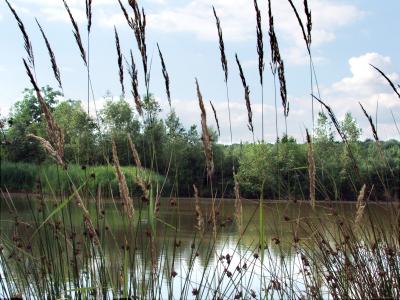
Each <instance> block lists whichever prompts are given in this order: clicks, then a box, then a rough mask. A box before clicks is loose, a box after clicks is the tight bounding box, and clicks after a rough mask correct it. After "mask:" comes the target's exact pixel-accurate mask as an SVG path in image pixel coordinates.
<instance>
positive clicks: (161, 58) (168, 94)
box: [157, 43, 171, 107]
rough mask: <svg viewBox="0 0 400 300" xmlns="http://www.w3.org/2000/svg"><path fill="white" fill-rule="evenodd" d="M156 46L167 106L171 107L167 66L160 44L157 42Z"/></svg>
mask: <svg viewBox="0 0 400 300" xmlns="http://www.w3.org/2000/svg"><path fill="white" fill-rule="evenodd" d="M157 48H158V54H159V55H160V60H161V67H162V74H163V77H164V82H165V90H166V92H167V97H168V104H169V107H171V92H170V89H169V75H168V72H167V67H166V66H165V61H164V57H163V55H162V53H161V50H160V46H159V45H158V43H157Z"/></svg>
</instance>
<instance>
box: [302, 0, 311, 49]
mask: <svg viewBox="0 0 400 300" xmlns="http://www.w3.org/2000/svg"><path fill="white" fill-rule="evenodd" d="M304 13H305V14H306V17H307V26H306V27H307V42H308V45H309V47H310V46H311V31H312V17H311V10H310V9H309V7H308V1H307V0H304Z"/></svg>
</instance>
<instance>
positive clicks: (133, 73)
mask: <svg viewBox="0 0 400 300" xmlns="http://www.w3.org/2000/svg"><path fill="white" fill-rule="evenodd" d="M130 55H131V69H130V71H129V75H130V77H131V85H132V90H131V92H132V95H133V99H134V101H135V106H136V111H137V112H138V114H139V116H143V107H142V106H143V104H142V101H141V99H140V94H139V82H138V72H137V69H136V64H135V60H134V58H133V53H132V50H130Z"/></svg>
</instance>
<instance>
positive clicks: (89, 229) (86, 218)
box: [72, 184, 100, 245]
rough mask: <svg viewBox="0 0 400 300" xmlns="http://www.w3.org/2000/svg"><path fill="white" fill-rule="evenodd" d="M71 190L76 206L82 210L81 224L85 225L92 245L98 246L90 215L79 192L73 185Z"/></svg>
mask: <svg viewBox="0 0 400 300" xmlns="http://www.w3.org/2000/svg"><path fill="white" fill-rule="evenodd" d="M72 190H73V192H74V195H75V198H76V204H77V205H78V207H79V208H80V209H81V210H82V215H83V223H84V224H85V227H86V230H87V233H88V235H89V237H90V238H92V239H93V240H94V243H95V244H96V245H99V244H100V240H99V236H98V235H97V231H96V229H95V227H94V226H93V223H92V220H91V219H90V213H89V211H88V209H87V208H86V206H85V204H84V203H83V201H82V198H81V196H80V195H79V191H78V190H77V189H76V187H75V185H74V184H72Z"/></svg>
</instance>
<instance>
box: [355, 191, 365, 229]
mask: <svg viewBox="0 0 400 300" xmlns="http://www.w3.org/2000/svg"><path fill="white" fill-rule="evenodd" d="M365 189H366V185H365V184H364V185H363V186H362V188H361V190H360V192H359V194H358V197H357V204H356V209H357V211H356V219H355V221H354V223H355V224H356V225H357V224H360V222H361V219H362V217H363V214H364V209H365V205H366V203H365Z"/></svg>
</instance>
